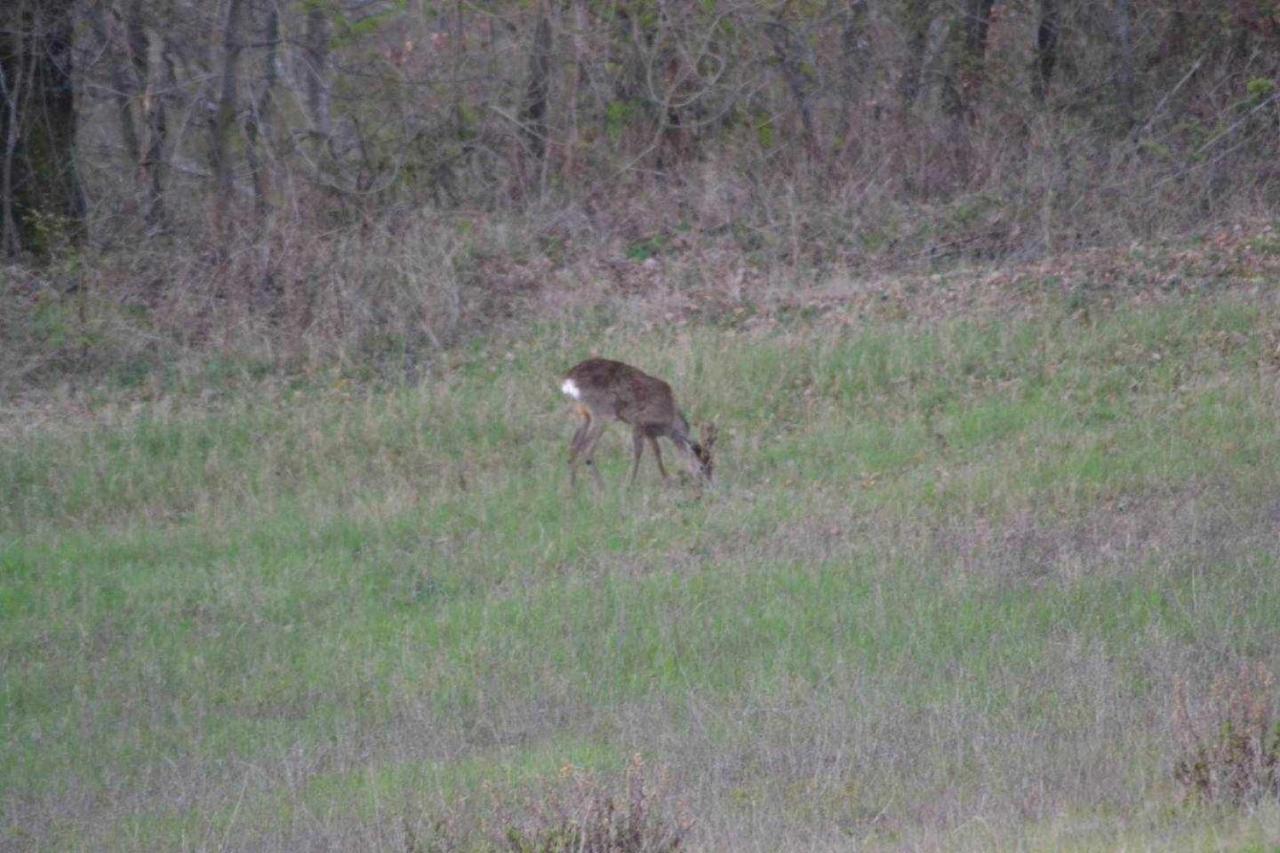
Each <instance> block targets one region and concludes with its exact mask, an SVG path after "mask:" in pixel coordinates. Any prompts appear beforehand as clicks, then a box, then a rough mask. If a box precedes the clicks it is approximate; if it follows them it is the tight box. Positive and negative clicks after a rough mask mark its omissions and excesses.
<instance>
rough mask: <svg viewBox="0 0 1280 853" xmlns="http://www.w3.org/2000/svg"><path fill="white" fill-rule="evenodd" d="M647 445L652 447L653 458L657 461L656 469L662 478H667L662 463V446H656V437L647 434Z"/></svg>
mask: <svg viewBox="0 0 1280 853" xmlns="http://www.w3.org/2000/svg"><path fill="white" fill-rule="evenodd" d="M649 446H650V447H652V448H653V458H654V459H656V460H657V461H658V471H659V473H661V474H662V479H664V480H665V479H667V469H666V467H664V466H663V464H662V448H660V447H659V446H658V439H657V438H655V437H654V436H652V435H651V436H649Z"/></svg>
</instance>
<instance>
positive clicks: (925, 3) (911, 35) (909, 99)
mask: <svg viewBox="0 0 1280 853" xmlns="http://www.w3.org/2000/svg"><path fill="white" fill-rule="evenodd" d="M930 5H931V4H930V0H908V2H907V4H906V6H907V12H906V17H907V19H906V30H907V56H906V60H905V66H904V67H903V70H902V78H901V81H900V82H899V94H900V95H901V97H902V106H903V107H904V108H905V109H910V108H911V106H912V105H913V104H914V103H915V101H916V98H917V97H919V95H920V83H921V80H920V78H921V76H922V75H923V73H924V60H925V56H924V55H925V51H926V50H927V48H928V44H929V24H930V22H931V17H932V16H931V14H930Z"/></svg>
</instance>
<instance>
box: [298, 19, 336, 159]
mask: <svg viewBox="0 0 1280 853" xmlns="http://www.w3.org/2000/svg"><path fill="white" fill-rule="evenodd" d="M303 38H304V41H305V54H306V58H307V67H306V81H307V85H306V93H307V113H308V114H309V116H310V119H311V130H312V131H313V132H314V133H317V134H319V135H320V136H321V137H323V138H325V139H328V138H329V134H330V132H331V130H332V119H331V118H330V107H329V18H328V16H327V15H326V14H325V10H324V9H322V8H321V7H320V6H319V5H318V4H317V5H313V6H312V7H311V9H310V11H308V12H307V28H306V33H305V35H304V36H303Z"/></svg>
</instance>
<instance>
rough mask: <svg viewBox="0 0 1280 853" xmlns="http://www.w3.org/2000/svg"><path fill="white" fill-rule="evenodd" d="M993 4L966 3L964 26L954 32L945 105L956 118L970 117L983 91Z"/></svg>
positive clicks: (980, 0) (970, 0) (983, 1)
mask: <svg viewBox="0 0 1280 853" xmlns="http://www.w3.org/2000/svg"><path fill="white" fill-rule="evenodd" d="M993 3H994V0H965V2H964V4H963V5H962V6H961V20H960V22H959V23H960V26H959V27H953V29H952V37H951V42H952V46H951V50H950V51H949V54H950V55H949V56H948V58H947V72H946V75H945V78H944V80H943V87H942V98H943V100H942V106H943V109H944V110H946V112H947V113H948V114H949V115H951V116H953V117H957V118H959V117H962V116H963V117H967V116H970V115H971V114H972V113H973V102H974V100H975V99H976V96H977V93H978V92H979V91H981V89H982V85H983V82H984V81H983V75H984V67H983V66H984V65H985V59H986V53H987V32H988V30H989V29H990V27H991V7H992V5H993Z"/></svg>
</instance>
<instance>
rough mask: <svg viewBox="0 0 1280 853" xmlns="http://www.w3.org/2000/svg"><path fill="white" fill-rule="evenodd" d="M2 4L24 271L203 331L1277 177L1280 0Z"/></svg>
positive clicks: (1125, 223) (1190, 203)
mask: <svg viewBox="0 0 1280 853" xmlns="http://www.w3.org/2000/svg"><path fill="white" fill-rule="evenodd" d="M0 15H2V17H0V28H2V29H0V95H2V96H3V100H2V104H3V109H2V110H0V142H2V144H3V148H2V151H0V154H2V161H0V167H2V168H0V224H2V226H3V227H2V229H0V239H2V241H3V251H4V255H5V256H7V258H8V259H9V260H8V263H9V264H10V266H9V267H8V268H7V269H8V271H9V275H8V276H6V278H7V280H8V282H7V285H6V292H7V295H8V296H9V297H12V296H13V295H14V293H15V291H16V290H21V291H22V294H23V295H24V297H25V296H29V295H30V294H32V293H34V292H36V291H46V290H49V291H51V292H54V293H58V294H65V293H67V292H75V291H77V290H79V289H90V290H91V292H92V293H93V294H95V299H96V302H95V304H109V305H111V306H115V307H120V306H125V307H129V308H130V310H131V311H134V312H135V313H134V314H130V315H129V316H137V314H136V312H145V313H146V314H147V317H148V320H147V323H148V324H149V326H148V328H151V329H162V330H166V334H167V333H169V332H175V331H176V333H178V334H179V335H180V336H182V337H183V338H184V340H187V341H199V340H205V339H208V338H210V337H216V336H219V335H221V336H222V337H223V338H225V337H226V334H228V333H227V332H226V330H227V329H229V328H231V327H232V325H235V327H236V328H240V329H243V328H247V326H246V325H245V323H246V322H249V321H253V322H249V325H253V324H254V323H259V324H261V328H271V329H279V328H284V329H286V330H288V331H290V333H291V334H292V335H294V336H295V337H296V338H297V339H301V338H303V337H316V336H319V337H321V338H327V339H330V340H338V339H343V340H347V339H351V338H352V335H355V336H356V337H358V338H359V339H360V340H361V341H364V342H366V343H367V341H368V339H369V336H370V335H374V336H383V337H384V338H385V336H387V335H390V336H391V337H392V338H394V339H395V340H397V341H399V342H400V344H402V345H408V346H418V345H421V346H439V345H441V344H442V343H447V341H448V340H450V339H452V337H453V336H454V335H455V334H456V333H457V331H458V330H459V329H461V328H463V327H465V326H466V325H467V323H468V322H470V320H472V319H474V316H475V315H477V314H484V313H490V314H491V313H493V312H494V311H495V310H501V307H502V305H505V304H510V303H511V302H512V301H513V300H516V299H517V298H518V297H519V295H520V294H521V293H523V292H526V291H529V290H531V289H536V288H538V287H541V286H543V283H545V282H546V281H548V280H550V279H551V278H553V277H555V276H556V275H557V274H560V276H561V279H562V280H563V281H562V283H567V284H568V285H569V286H570V287H572V285H573V283H574V282H575V281H578V280H581V279H589V278H592V277H594V276H598V275H600V274H602V273H601V270H608V269H610V268H612V267H616V266H617V265H618V264H623V263H631V262H637V261H639V262H644V261H647V260H649V259H650V258H653V257H658V258H660V259H664V260H665V259H674V258H679V257H684V258H691V257H692V258H696V261H694V262H691V263H689V264H687V265H686V267H687V268H685V269H684V270H683V272H682V275H683V279H682V281H683V282H684V285H685V286H697V285H699V284H700V283H704V282H705V281H706V280H710V279H714V278H717V277H722V276H726V275H737V276H739V278H741V277H742V276H743V272H742V271H743V270H744V269H745V270H747V271H748V274H747V278H748V279H749V278H750V275H751V274H759V275H764V276H766V277H767V275H769V273H768V271H770V270H784V271H786V273H787V274H788V275H791V276H793V277H794V276H795V275H797V274H799V271H801V270H804V271H817V272H816V273H814V274H818V275H821V274H822V273H823V271H829V270H847V271H853V272H854V273H856V272H857V271H858V270H865V269H868V268H877V269H881V270H884V269H897V268H902V267H913V266H914V267H916V268H919V266H920V265H922V264H923V265H936V264H938V263H946V262H951V261H953V260H957V259H959V260H963V259H965V258H982V259H991V258H995V259H1000V258H1008V257H1022V258H1025V257H1037V256H1042V255H1044V254H1046V253H1052V252H1054V251H1060V250H1064V249H1070V248H1072V247H1076V246H1081V245H1096V244H1100V243H1114V242H1116V241H1124V240H1129V239H1144V238H1150V237H1153V236H1160V235H1164V234H1169V233H1175V234H1176V233H1184V232H1186V231H1187V230H1190V229H1195V228H1197V227H1201V226H1203V225H1205V224H1207V223H1220V222H1223V221H1228V220H1230V219H1231V218H1232V217H1236V216H1240V215H1256V214H1258V213H1260V212H1261V213H1263V214H1266V212H1267V211H1273V210H1274V209H1275V205H1276V202H1277V197H1278V195H1280V166H1278V165H1277V164H1278V163H1280V158H1278V157H1277V151H1278V150H1280V144H1278V143H1277V140H1278V139H1280V100H1278V97H1280V95H1278V93H1277V80H1278V79H1280V6H1278V5H1277V4H1276V3H1275V2H1273V0H1003V2H997V0H898V1H897V2H894V0H815V1H814V2H795V0H784V1H783V2H768V3H761V2H739V0H703V2H663V0H604V2H597V0H529V2H518V3H508V2H495V3H489V2H480V3H475V2H447V3H431V2H427V0H217V2H194V0H93V2H83V0H80V1H78V0H16V2H11V3H8V4H6V10H5V11H4V12H3V13H0ZM584 259H589V261H590V262H589V263H588V261H587V260H584ZM575 264H585V266H579V267H577V268H575V266H574V265H575ZM611 265H612V266H611ZM735 270H736V272H735ZM565 271H568V272H565ZM760 271H764V272H760ZM806 274H808V273H807V272H806ZM13 310H15V309H12V308H10V309H9V312H8V313H9V314H10V315H12V314H13ZM228 312H230V313H231V314H234V315H235V317H236V318H237V319H235V320H234V323H232V321H230V320H228V321H227V322H226V323H223V322H222V320H226V317H227V316H228ZM406 318H409V319H406ZM242 321H244V322H242ZM220 324H221V325H220ZM220 328H221V330H222V331H221V332H219V329H220ZM357 330H358V331H357ZM10 334H12V330H10Z"/></svg>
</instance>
